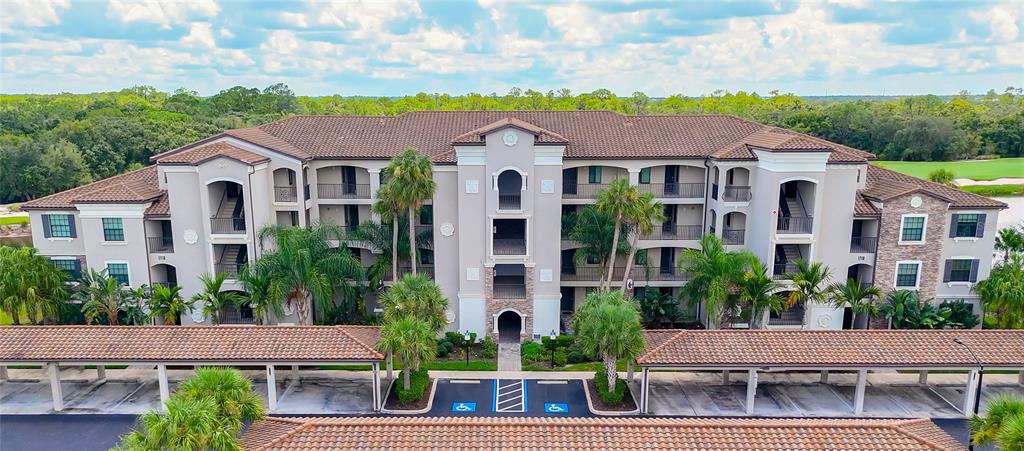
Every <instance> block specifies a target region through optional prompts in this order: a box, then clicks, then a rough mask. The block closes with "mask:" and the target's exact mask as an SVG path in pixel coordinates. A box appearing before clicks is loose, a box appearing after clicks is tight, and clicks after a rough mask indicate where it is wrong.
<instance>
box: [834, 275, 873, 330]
mask: <svg viewBox="0 0 1024 451" xmlns="http://www.w3.org/2000/svg"><path fill="white" fill-rule="evenodd" d="M828 289H829V292H830V293H831V294H832V306H834V307H835V308H837V309H842V308H846V307H847V306H849V307H850V310H852V311H853V328H854V329H867V328H868V326H869V325H870V324H871V317H872V316H877V315H878V304H877V300H878V298H879V297H881V296H882V290H879V289H878V287H876V286H874V285H871V286H868V287H863V288H862V287H861V285H860V283H859V282H857V281H856V280H854V279H853V278H852V277H851V278H848V279H846V283H839V282H836V283H834V284H832V285H829V288H828Z"/></svg>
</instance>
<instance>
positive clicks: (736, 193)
mask: <svg viewBox="0 0 1024 451" xmlns="http://www.w3.org/2000/svg"><path fill="white" fill-rule="evenodd" d="M722 200H723V201H725V202H748V201H750V187H749V186H739V185H729V186H726V187H725V189H724V190H723V191H722Z"/></svg>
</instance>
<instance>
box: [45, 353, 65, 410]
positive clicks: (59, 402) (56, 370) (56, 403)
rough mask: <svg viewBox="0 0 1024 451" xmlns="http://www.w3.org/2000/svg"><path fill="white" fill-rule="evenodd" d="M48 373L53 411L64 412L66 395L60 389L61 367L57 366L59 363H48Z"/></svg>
mask: <svg viewBox="0 0 1024 451" xmlns="http://www.w3.org/2000/svg"><path fill="white" fill-rule="evenodd" d="M46 371H47V373H49V375H50V396H52V397H53V410H54V412H60V411H61V410H64V394H63V392H62V391H61V389H60V367H59V366H57V363H48V364H46Z"/></svg>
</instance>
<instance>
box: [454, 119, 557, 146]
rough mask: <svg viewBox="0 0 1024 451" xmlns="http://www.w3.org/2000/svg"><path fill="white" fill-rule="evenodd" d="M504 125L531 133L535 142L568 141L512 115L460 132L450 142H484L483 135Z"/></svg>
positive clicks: (554, 142) (552, 142)
mask: <svg viewBox="0 0 1024 451" xmlns="http://www.w3.org/2000/svg"><path fill="white" fill-rule="evenodd" d="M505 127H513V128H517V129H519V130H522V131H524V132H527V133H532V134H533V135H534V136H536V137H537V138H536V142H539V143H542V144H567V143H568V142H569V141H568V140H567V139H565V138H563V137H562V135H559V134H558V133H555V132H552V131H550V130H545V129H543V128H540V127H538V126H536V125H533V124H531V123H529V122H526V121H523V120H520V119H516V118H514V117H507V118H504V119H499V120H497V121H494V122H491V123H490V124H487V125H485V126H483V127H480V128H478V129H476V130H472V131H469V132H467V133H465V134H462V135H460V136H458V137H456V138H455V139H454V140H452V144H456V145H457V144H480V143H482V142H484V136H485V135H487V134H488V133H492V132H494V131H497V130H501V129H503V128H505Z"/></svg>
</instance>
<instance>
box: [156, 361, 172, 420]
mask: <svg viewBox="0 0 1024 451" xmlns="http://www.w3.org/2000/svg"><path fill="white" fill-rule="evenodd" d="M156 377H157V381H158V382H159V383H160V409H161V410H163V409H164V403H166V402H167V399H168V398H170V397H171V387H170V384H168V383H167V365H157V366H156Z"/></svg>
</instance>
